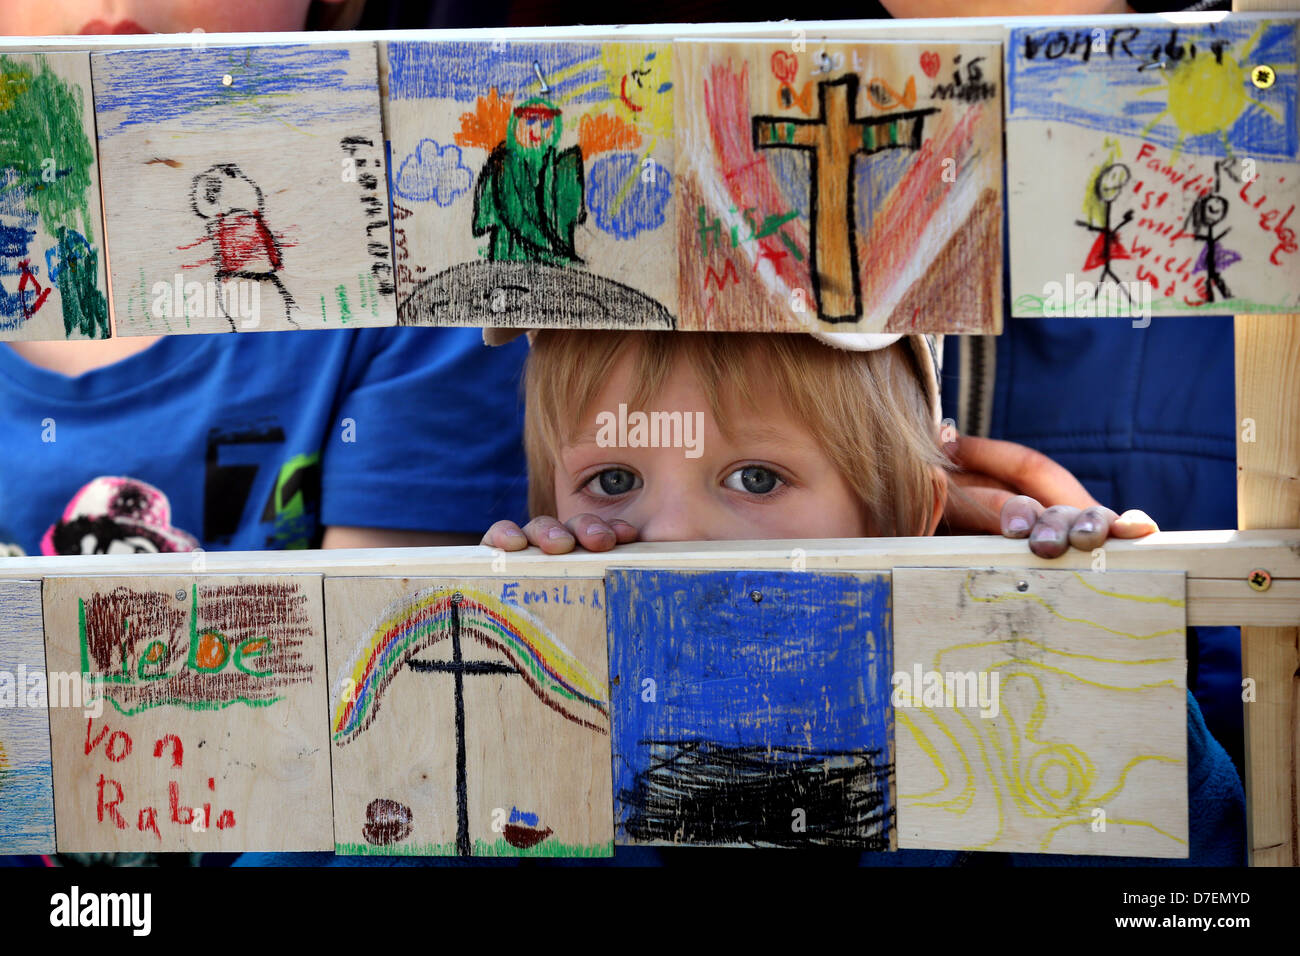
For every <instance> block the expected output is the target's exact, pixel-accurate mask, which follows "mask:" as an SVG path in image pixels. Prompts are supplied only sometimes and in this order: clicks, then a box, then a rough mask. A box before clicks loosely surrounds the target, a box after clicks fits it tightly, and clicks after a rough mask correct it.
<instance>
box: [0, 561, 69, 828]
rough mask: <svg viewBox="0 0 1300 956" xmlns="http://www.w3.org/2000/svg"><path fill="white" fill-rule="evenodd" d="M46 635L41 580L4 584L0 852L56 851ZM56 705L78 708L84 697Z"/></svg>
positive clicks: (0, 589) (0, 590)
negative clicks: (42, 613)
mask: <svg viewBox="0 0 1300 956" xmlns="http://www.w3.org/2000/svg"><path fill="white" fill-rule="evenodd" d="M41 633H42V632H41V582H40V581H0V853H53V852H54V789H53V778H52V776H51V768H50V719H49V710H48V704H49V702H50V694H51V688H50V682H49V680H48V679H47V675H46V672H45V644H44V642H43V641H42V638H41ZM63 686H64V685H62V684H60V685H59V688H58V693H61V692H62V688H63ZM78 689H79V685H78ZM55 703H57V704H61V705H64V706H72V707H75V706H77V705H78V704H79V703H80V699H78V700H76V701H69V700H65V699H64V698H63V697H62V696H59V697H57V698H56V700H55Z"/></svg>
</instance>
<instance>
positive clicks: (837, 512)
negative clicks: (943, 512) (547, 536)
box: [555, 349, 870, 541]
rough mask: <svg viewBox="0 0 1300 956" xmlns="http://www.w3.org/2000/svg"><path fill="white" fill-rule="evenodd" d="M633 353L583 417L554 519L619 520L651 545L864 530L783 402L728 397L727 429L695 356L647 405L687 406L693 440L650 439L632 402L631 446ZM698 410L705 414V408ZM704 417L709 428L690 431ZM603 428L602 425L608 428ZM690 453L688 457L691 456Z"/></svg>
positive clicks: (856, 507) (860, 533)
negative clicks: (686, 443) (653, 442)
mask: <svg viewBox="0 0 1300 956" xmlns="http://www.w3.org/2000/svg"><path fill="white" fill-rule="evenodd" d="M631 353H632V350H630V349H629V350H628V351H627V352H625V353H624V354H623V356H622V358H621V359H620V361H619V362H618V364H617V365H616V366H615V368H614V370H613V374H612V375H611V376H610V378H609V380H608V381H607V382H606V383H605V387H604V389H603V390H602V391H601V393H600V394H599V395H598V396H597V397H596V399H595V401H594V402H593V403H592V405H591V407H590V408H588V409H587V410H586V412H585V414H584V419H583V430H582V431H581V432H580V433H579V434H578V435H577V436H576V437H575V439H574V441H573V442H572V444H569V445H567V446H565V447H564V448H563V449H562V451H561V454H560V460H559V462H558V463H557V464H556V468H555V493H556V511H557V513H556V515H555V517H557V518H559V520H560V521H562V522H567V521H569V520H570V519H572V518H575V517H578V516H579V515H582V514H594V515H597V516H599V517H601V518H603V519H605V520H607V521H608V520H610V519H613V518H621V519H623V520H624V521H627V522H629V523H630V524H632V525H633V526H634V527H636V528H637V529H638V530H639V531H640V539H641V540H642V541H701V540H736V539H769V540H770V539H779V538H839V537H865V536H867V535H869V534H870V531H869V529H868V527H867V521H866V517H865V514H864V511H863V509H862V507H861V506H860V504H859V503H858V500H857V498H856V497H855V495H854V494H853V492H852V490H851V489H850V488H849V485H848V483H847V482H846V481H845V480H844V477H843V476H842V475H841V474H840V473H839V472H838V471H837V470H836V468H835V466H834V465H833V464H832V462H831V460H830V458H829V457H828V456H827V455H826V453H825V452H824V451H823V450H822V449H821V447H820V446H819V445H818V444H817V443H816V442H815V441H814V440H813V439H812V438H811V437H810V436H809V435H808V434H807V429H806V428H804V427H802V426H801V425H800V424H799V423H798V422H796V421H795V420H793V419H792V418H791V417H790V414H789V412H788V411H787V410H786V409H785V408H784V407H783V406H782V403H781V402H780V400H779V398H778V397H777V396H775V395H772V394H771V393H764V392H763V391H762V389H756V390H755V391H756V392H757V393H758V394H761V395H764V396H765V397H763V398H761V399H756V400H755V401H754V402H750V403H746V404H744V405H742V404H741V402H740V401H739V400H731V401H729V402H728V407H727V409H726V413H727V423H728V425H729V426H730V434H724V433H723V432H722V430H721V429H720V428H719V426H718V422H717V421H716V420H715V419H714V417H713V415H712V413H711V412H710V411H709V403H708V399H707V397H706V396H705V393H704V392H703V390H701V388H700V385H699V382H698V381H697V380H696V378H695V373H694V372H693V371H692V370H691V368H690V365H689V363H685V362H682V363H678V365H677V367H676V368H675V369H674V371H673V372H672V374H671V375H670V376H669V378H668V379H667V380H666V381H665V383H664V387H663V388H662V389H661V390H660V392H659V394H658V395H656V396H655V397H654V398H653V399H652V400H651V401H650V403H649V407H648V408H646V409H645V410H644V411H646V412H656V411H658V412H680V413H682V415H681V417H682V419H683V423H684V424H685V420H686V419H689V420H690V428H691V429H692V430H691V431H689V432H688V431H686V430H685V429H683V431H682V432H681V434H682V435H683V436H685V437H686V438H688V439H690V443H691V444H690V447H676V448H668V447H658V448H655V447H629V446H630V445H632V444H633V443H634V442H635V443H636V444H638V445H642V446H644V444H645V443H646V442H647V441H648V440H649V438H648V436H649V435H650V430H649V428H648V427H647V428H645V429H644V432H643V433H642V434H641V435H638V434H637V432H636V424H637V422H636V419H635V417H634V415H635V410H633V409H627V410H626V411H625V413H624V415H623V416H622V418H623V419H624V420H625V421H626V422H627V426H626V428H625V429H624V431H625V436H624V438H623V439H622V444H621V445H619V446H615V447H610V439H611V437H612V438H613V439H615V440H616V441H617V440H619V434H618V432H619V430H620V429H619V428H618V426H617V425H616V424H615V422H616V421H617V419H618V418H619V417H620V416H619V405H620V404H626V403H627V402H628V400H629V397H630V396H631V395H632V394H633V391H634V389H633V385H634V383H633V381H632V369H633V359H634V355H633V354H631ZM696 413H699V414H698V415H697V414H696ZM697 422H701V423H702V425H703V428H702V430H701V431H700V432H696V431H695V430H693V429H694V428H695V425H696V423H697ZM602 423H603V427H602ZM688 452H689V456H688Z"/></svg>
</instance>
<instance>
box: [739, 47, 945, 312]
mask: <svg viewBox="0 0 1300 956" xmlns="http://www.w3.org/2000/svg"><path fill="white" fill-rule="evenodd" d="M817 102H818V107H819V108H818V113H817V118H816V119H787V118H785V117H781V116H755V117H754V119H753V123H754V148H755V149H804V150H808V152H809V153H810V154H811V155H810V156H809V161H810V163H811V170H810V178H811V180H812V190H811V193H810V206H809V210H808V220H809V232H810V233H811V234H812V249H811V250H810V254H809V257H808V258H809V262H808V269H809V272H810V274H811V276H812V285H813V295H814V296H815V297H816V299H817V314H818V315H819V316H820V317H821V318H822V319H824V320H825V321H827V322H852V321H855V320H856V319H857V318H858V316H859V314H860V313H861V312H862V289H861V281H860V279H859V278H858V268H857V256H856V255H855V253H854V249H855V241H856V237H855V231H856V230H855V228H854V210H855V204H854V198H853V193H854V189H853V161H854V157H855V156H870V155H871V154H872V153H878V152H881V151H882V150H886V149H913V150H914V149H919V148H920V146H921V133H922V124H923V123H924V121H925V117H926V115H928V114H930V113H937V112H939V109H938V107H933V106H932V107H930V108H928V109H921V110H908V111H906V112H902V113H888V114H883V115H880V116H869V117H859V116H858V115H857V102H858V77H857V74H855V73H849V74H847V75H845V76H842V77H840V78H839V79H838V80H822V81H821V82H820V83H818V84H817Z"/></svg>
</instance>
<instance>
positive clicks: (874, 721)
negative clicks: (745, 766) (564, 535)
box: [606, 570, 893, 793]
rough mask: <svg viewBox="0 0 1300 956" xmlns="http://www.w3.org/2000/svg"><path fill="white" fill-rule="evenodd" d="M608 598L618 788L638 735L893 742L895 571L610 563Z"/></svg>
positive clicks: (636, 752) (871, 746)
mask: <svg viewBox="0 0 1300 956" xmlns="http://www.w3.org/2000/svg"><path fill="white" fill-rule="evenodd" d="M755 591H757V592H758V593H760V594H762V596H763V598H762V600H761V601H759V602H755V601H754V600H753V598H752V597H751V594H752V592H755ZM606 596H607V607H606V617H607V620H608V627H609V643H610V648H609V662H610V675H611V684H612V689H611V694H612V701H611V703H612V710H611V712H612V716H613V722H614V754H615V759H614V776H615V779H614V792H615V793H618V792H619V791H620V789H630V788H631V787H632V785H633V780H634V777H635V774H636V772H637V771H638V770H640V769H643V767H642V766H640V765H639V763H640V762H641V761H646V760H648V759H649V756H648V753H647V752H646V751H645V749H644V748H641V747H640V746H639V745H638V742H639V741H641V740H644V739H654V738H663V737H673V738H687V739H701V740H709V741H712V742H717V743H721V744H724V745H728V746H752V745H760V744H771V745H772V746H774V747H807V746H809V745H810V742H811V746H812V747H814V748H818V749H829V750H850V749H851V750H859V749H861V750H880V751H881V752H882V753H887V752H888V748H889V745H890V736H891V728H892V720H893V712H892V710H891V707H890V699H889V698H890V688H891V684H890V677H891V674H892V664H891V656H892V640H891V631H890V627H891V621H890V584H889V575H887V574H885V575H881V576H879V577H877V578H874V579H867V580H866V581H863V580H861V579H859V578H858V577H857V576H856V575H850V574H831V573H824V574H811V573H807V572H800V571H701V572H681V571H649V570H647V571H630V570H611V571H610V572H609V574H608V576H607V577H606ZM614 678H617V682H616V683H614ZM645 678H651V679H654V680H655V681H656V683H657V693H656V700H655V701H654V702H644V701H642V699H641V691H642V680H643V679H645ZM827 701H829V705H828V704H827V703H826V702H827Z"/></svg>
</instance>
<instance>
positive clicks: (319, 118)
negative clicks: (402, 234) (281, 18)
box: [92, 43, 396, 335]
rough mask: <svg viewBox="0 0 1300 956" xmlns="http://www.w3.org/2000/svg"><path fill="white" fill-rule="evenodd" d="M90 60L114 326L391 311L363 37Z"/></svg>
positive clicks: (306, 319)
mask: <svg viewBox="0 0 1300 956" xmlns="http://www.w3.org/2000/svg"><path fill="white" fill-rule="evenodd" d="M92 66H93V70H94V83H95V108H96V117H97V120H98V124H99V142H100V152H101V155H102V168H103V176H104V184H105V189H104V193H105V215H106V218H107V223H108V229H109V236H110V238H109V242H110V252H111V256H112V269H113V306H114V316H115V318H116V321H117V328H118V331H119V333H120V334H123V335H152V334H159V333H169V332H230V331H265V330H273V329H299V328H301V329H321V328H355V327H358V326H382V325H392V324H394V323H395V322H396V310H395V307H394V301H393V286H392V249H391V236H390V232H389V222H388V218H389V213H388V186H387V177H386V175H385V172H384V170H385V167H384V155H383V134H382V131H381V123H380V109H379V88H378V75H377V69H378V68H377V65H376V53H375V47H374V45H373V44H351V45H339V44H331V45H324V44H319V43H318V44H313V45H312V46H310V47H301V46H299V47H269V46H263V47H249V46H244V47H226V48H216V47H206V48H203V49H192V48H182V49H179V50H171V51H163V50H151V51H124V52H118V53H96V54H95V55H94V56H93V57H92Z"/></svg>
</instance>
